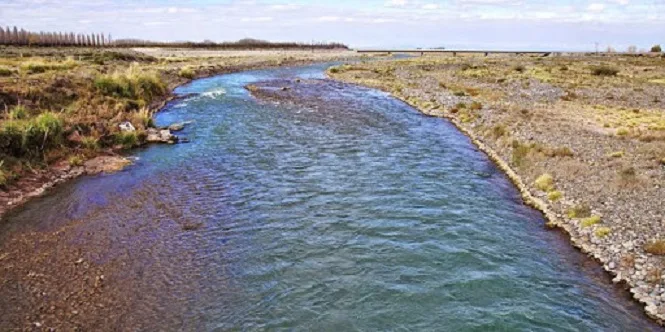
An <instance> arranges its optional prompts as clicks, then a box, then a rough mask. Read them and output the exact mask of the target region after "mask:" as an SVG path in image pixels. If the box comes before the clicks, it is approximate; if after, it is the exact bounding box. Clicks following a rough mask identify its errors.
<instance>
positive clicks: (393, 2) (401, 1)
mask: <svg viewBox="0 0 665 332" xmlns="http://www.w3.org/2000/svg"><path fill="white" fill-rule="evenodd" d="M407 4H408V1H407V0H388V1H386V7H405V6H406V5H407Z"/></svg>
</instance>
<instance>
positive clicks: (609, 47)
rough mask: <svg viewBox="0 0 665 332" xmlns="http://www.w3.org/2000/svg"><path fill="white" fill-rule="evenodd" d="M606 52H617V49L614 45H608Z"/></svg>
mask: <svg viewBox="0 0 665 332" xmlns="http://www.w3.org/2000/svg"><path fill="white" fill-rule="evenodd" d="M606 52H607V53H615V52H616V50H615V49H614V47H612V46H607V50H606Z"/></svg>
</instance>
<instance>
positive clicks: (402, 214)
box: [0, 65, 656, 331]
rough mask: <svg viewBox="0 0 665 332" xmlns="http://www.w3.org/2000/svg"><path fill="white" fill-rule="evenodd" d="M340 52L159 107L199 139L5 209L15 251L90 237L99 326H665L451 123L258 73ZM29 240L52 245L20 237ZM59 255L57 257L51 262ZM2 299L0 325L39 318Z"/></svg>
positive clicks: (85, 243)
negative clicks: (273, 92) (293, 93)
mask: <svg viewBox="0 0 665 332" xmlns="http://www.w3.org/2000/svg"><path fill="white" fill-rule="evenodd" d="M324 68H325V65H317V66H310V67H299V68H282V69H274V70H262V71H252V72H244V73H238V74H231V75H223V76H218V77H213V78H209V79H203V80H198V81H195V82H193V83H191V84H190V85H187V86H184V87H181V88H179V89H178V90H177V92H178V93H181V94H186V93H198V94H199V95H198V96H195V97H191V98H188V99H185V100H180V101H177V102H174V103H172V104H170V105H169V106H167V107H166V108H165V109H164V110H163V111H162V112H161V113H160V114H158V115H157V118H156V121H157V122H158V123H160V124H168V123H171V122H174V121H194V123H193V124H192V125H190V126H188V127H187V128H186V129H185V131H184V132H183V133H182V134H183V135H185V136H187V137H188V138H189V139H190V140H191V143H189V144H181V145H177V146H153V147H150V148H147V149H143V150H141V151H138V152H136V153H135V154H134V155H135V156H136V157H137V158H138V160H137V162H136V164H135V165H134V166H132V167H130V168H128V169H127V170H125V171H123V172H120V173H117V174H113V175H108V176H97V177H88V178H83V179H80V180H78V181H75V182H73V183H72V184H69V185H66V186H63V187H61V188H59V189H57V190H56V191H55V192H54V193H53V194H52V195H50V196H48V197H45V198H43V199H39V200H35V201H33V202H31V203H29V204H28V205H27V206H26V207H25V208H23V209H22V210H21V211H18V212H16V213H14V214H13V215H12V216H11V218H10V220H9V221H8V222H7V223H5V224H3V225H0V253H2V252H3V251H4V252H8V253H10V254H12V255H22V258H23V259H24V261H25V263H24V264H26V265H28V264H37V263H36V262H39V263H40V264H42V265H40V266H42V267H43V268H44V270H45V271H46V272H44V273H45V274H48V271H49V268H53V269H57V268H58V266H59V265H67V264H69V263H67V262H68V261H66V260H65V259H62V260H63V262H60V259H61V257H68V256H67V255H69V254H70V253H72V252H76V253H77V255H79V256H81V257H83V259H84V261H85V262H89V263H90V264H91V268H95V269H97V270H99V272H97V274H101V273H103V274H104V282H105V284H104V288H103V289H102V290H101V291H100V294H101V295H99V296H98V297H94V298H93V299H90V301H98V302H99V303H101V304H103V305H102V306H101V307H100V306H98V305H97V306H95V308H96V309H94V310H98V311H93V312H94V313H97V314H88V315H85V313H79V314H78V316H77V317H78V318H76V319H79V320H80V323H77V324H79V325H80V326H82V327H87V328H91V327H93V328H98V329H138V330H159V329H165V330H228V329H231V330H236V329H237V330H255V329H264V330H278V329H286V330H314V331H325V330H329V331H346V330H350V331H353V330H363V331H367V330H405V331H408V330H414V331H416V330H418V331H420V330H447V331H488V330H500V331H515V330H542V331H546V330H551V331H599V330H604V331H626V330H633V331H638V330H639V331H643V330H650V329H655V328H656V327H655V325H653V324H652V323H651V322H650V321H648V320H647V319H646V318H645V316H644V315H643V314H642V311H641V309H640V308H639V307H638V306H637V305H635V304H633V303H632V302H631V301H629V300H628V299H627V295H626V293H625V292H623V291H621V290H619V289H618V288H617V287H615V286H613V285H612V284H611V283H610V282H609V280H608V277H606V276H605V275H604V274H603V273H602V271H600V268H599V267H598V265H597V264H596V263H594V262H591V261H589V260H587V259H586V258H585V257H584V256H583V255H582V254H580V253H578V252H576V251H575V250H573V249H572V248H571V247H570V245H569V244H568V243H567V241H566V240H565V239H564V237H563V236H562V235H561V234H560V233H558V232H553V231H548V230H546V229H545V227H544V226H543V224H544V220H543V218H542V216H541V215H540V214H539V213H538V212H536V211H534V210H532V209H531V208H528V207H526V206H524V205H523V203H522V201H521V199H520V198H519V194H518V192H517V191H516V190H515V189H514V188H513V186H512V185H511V184H510V182H509V181H508V180H507V179H506V177H505V176H504V175H503V174H502V173H501V172H500V171H498V170H497V168H496V167H495V166H494V165H493V164H492V163H491V162H490V161H489V160H488V158H487V157H486V156H485V155H483V154H482V153H480V152H479V151H478V150H477V149H476V148H475V147H474V146H473V145H472V144H471V143H470V142H469V140H468V139H467V138H466V137H464V136H463V135H462V134H461V133H459V132H458V131H457V130H455V128H454V127H453V126H452V125H451V124H449V123H447V122H446V121H444V120H441V119H437V118H430V117H426V116H423V115H421V114H420V113H418V112H417V111H416V110H414V109H412V108H411V107H409V106H408V105H406V104H404V103H402V102H400V101H398V100H395V99H393V98H390V97H389V96H387V95H386V94H384V93H381V92H378V91H376V90H371V89H366V88H362V87H357V86H352V85H346V84H339V83H331V82H324V83H319V84H320V85H319V86H318V87H317V89H315V90H314V91H317V93H318V96H317V97H318V98H320V99H321V100H322V101H323V102H322V103H320V104H318V105H316V104H314V105H309V104H308V105H300V104H298V103H295V104H290V103H272V102H266V101H259V100H257V99H255V98H253V97H252V96H251V95H250V94H249V92H248V91H246V90H245V89H244V86H245V85H246V84H249V83H254V82H259V81H266V80H274V79H292V78H295V77H301V78H305V79H307V78H311V79H317V78H323V70H324ZM326 101H329V102H328V103H327V102H326ZM40 236H43V237H40ZM47 236H48V237H47ZM53 237H55V238H57V241H56V240H52V238H53ZM26 239H28V240H26ZM33 239H38V240H33ZM26 241H33V242H34V243H35V246H34V247H35V251H34V252H33V251H25V250H22V251H21V250H15V251H12V250H13V249H12V248H13V247H14V246H19V244H21V243H25V242H26ZM33 242H30V243H33ZM43 252H49V253H54V254H50V256H49V257H50V258H49V260H48V261H39V260H38V259H37V258H36V256H38V255H39V254H40V253H43ZM67 260H69V262H70V263H71V260H70V259H69V258H67ZM49 264H51V265H52V266H51V267H49V266H48V265H49ZM44 265H47V266H46V267H44ZM70 265H71V266H73V265H72V264H69V265H67V266H68V267H67V268H68V269H72V267H71V266H70ZM30 268H33V267H30ZM27 270H29V269H27ZM27 270H26V271H27ZM63 273H64V272H63ZM63 275H67V274H66V273H65V274H63ZM17 278H18V277H17ZM54 278H55V281H51V282H52V283H53V284H58V283H57V282H58V280H57V279H58V276H57V275H55V276H54ZM61 278H64V277H61ZM62 287H63V288H66V287H69V286H68V285H66V284H63V285H62ZM22 292H27V290H25V289H22V288H21V287H16V288H14V287H10V286H2V287H0V296H3V295H4V296H7V297H5V298H11V297H14V298H20V297H21V296H22V294H23V293H22ZM90 296H91V297H92V295H90ZM17 301H18V300H17ZM21 303H22V302H21ZM22 305H26V306H27V305H30V304H29V303H28V304H22ZM74 305H76V304H74ZM0 308H3V310H6V311H7V312H6V314H7V315H6V316H4V317H6V318H4V319H5V320H3V318H0V329H2V326H5V327H7V326H12V325H11V324H12V323H11V321H10V318H8V317H13V318H12V319H19V318H20V319H22V316H21V313H17V312H15V311H17V310H18V309H17V310H14V309H12V308H11V307H10V306H9V305H5V306H1V307H0ZM17 308H18V307H17ZM99 308H102V309H99ZM91 310H92V309H91ZM102 316H103V317H102ZM35 319H38V318H35ZM3 324H4V325H3Z"/></svg>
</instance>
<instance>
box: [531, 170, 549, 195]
mask: <svg viewBox="0 0 665 332" xmlns="http://www.w3.org/2000/svg"><path fill="white" fill-rule="evenodd" d="M534 185H535V187H536V188H537V189H538V190H540V191H545V192H547V191H551V190H552V189H554V178H553V177H552V175H550V174H547V173H545V174H543V175H541V176H539V177H538V178H537V179H536V181H535V182H534Z"/></svg>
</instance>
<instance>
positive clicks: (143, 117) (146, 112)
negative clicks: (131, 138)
mask: <svg viewBox="0 0 665 332" xmlns="http://www.w3.org/2000/svg"><path fill="white" fill-rule="evenodd" d="M133 120H134V121H133V122H134V123H135V124H140V125H141V126H143V128H149V127H153V120H152V112H151V111H150V109H149V108H147V107H143V108H141V109H140V110H139V111H138V112H136V113H134V116H133Z"/></svg>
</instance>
